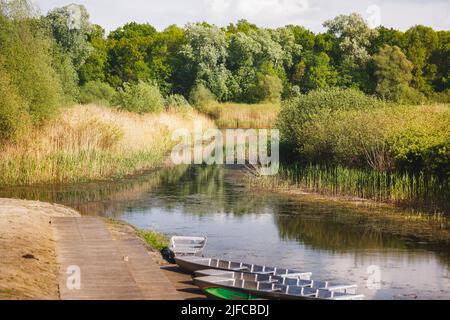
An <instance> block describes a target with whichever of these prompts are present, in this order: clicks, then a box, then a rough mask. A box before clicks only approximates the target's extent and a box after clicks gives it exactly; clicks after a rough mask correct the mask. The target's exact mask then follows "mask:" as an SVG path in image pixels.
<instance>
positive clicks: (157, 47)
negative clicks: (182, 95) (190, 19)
mask: <svg viewBox="0 0 450 320" xmlns="http://www.w3.org/2000/svg"><path fill="white" fill-rule="evenodd" d="M184 44H185V33H184V30H183V29H181V28H178V27H177V26H176V25H171V26H169V27H167V28H166V29H165V30H164V31H162V32H158V33H157V34H156V35H155V36H154V41H153V43H152V45H151V46H150V48H149V50H148V55H147V64H148V66H149V72H150V76H151V78H152V79H153V80H155V81H156V82H157V83H158V85H159V87H160V90H161V92H162V93H164V94H169V93H170V92H172V91H173V87H174V86H175V87H177V86H181V87H184V86H185V84H184V82H185V80H184V79H183V77H179V78H176V76H177V75H176V73H177V70H179V68H181V67H183V62H182V59H181V57H180V56H179V54H178V52H179V51H180V49H181V47H182V46H183V45H184ZM177 82H179V84H178V83H177Z"/></svg>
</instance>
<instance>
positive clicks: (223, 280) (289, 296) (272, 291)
mask: <svg viewBox="0 0 450 320" xmlns="http://www.w3.org/2000/svg"><path fill="white" fill-rule="evenodd" d="M194 284H195V285H197V286H198V287H199V288H200V289H202V290H203V291H204V292H205V293H207V294H209V295H211V296H214V297H216V298H220V299H230V300H253V299H271V300H362V299H363V298H364V296H363V295H360V294H353V293H347V292H340V291H334V290H329V289H326V288H313V287H310V286H308V285H306V284H305V285H286V284H279V283H273V282H265V281H251V280H243V279H237V278H230V277H224V276H202V277H195V278H194Z"/></svg>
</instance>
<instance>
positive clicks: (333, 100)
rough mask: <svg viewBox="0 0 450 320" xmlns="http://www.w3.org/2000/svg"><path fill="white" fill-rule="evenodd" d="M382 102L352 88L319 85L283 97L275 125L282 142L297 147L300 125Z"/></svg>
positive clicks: (301, 126) (298, 144) (300, 133)
mask: <svg viewBox="0 0 450 320" xmlns="http://www.w3.org/2000/svg"><path fill="white" fill-rule="evenodd" d="M382 105H383V103H382V102H381V101H380V100H378V99H376V98H374V97H370V96H367V95H365V94H364V93H362V92H360V91H358V90H355V89H338V88H333V89H326V90H324V89H319V90H315V91H311V92H310V93H308V94H306V95H300V96H298V97H295V98H293V99H291V100H288V101H285V102H284V103H283V105H282V108H281V112H280V115H279V117H278V123H277V125H278V128H279V129H280V131H281V136H282V140H283V142H284V143H287V144H292V145H294V146H295V147H296V148H297V149H298V150H301V149H303V146H304V140H303V138H302V137H303V136H304V132H303V130H304V128H305V127H306V126H307V125H308V124H310V123H311V122H312V121H316V120H317V119H318V118H319V115H320V116H321V117H325V116H326V115H328V116H332V114H333V113H334V112H337V111H344V110H370V109H373V108H376V107H378V106H382Z"/></svg>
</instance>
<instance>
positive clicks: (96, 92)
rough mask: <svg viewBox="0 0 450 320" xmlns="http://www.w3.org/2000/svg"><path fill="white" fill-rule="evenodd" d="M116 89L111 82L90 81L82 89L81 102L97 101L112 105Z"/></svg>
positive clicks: (100, 103) (97, 102)
mask: <svg viewBox="0 0 450 320" xmlns="http://www.w3.org/2000/svg"><path fill="white" fill-rule="evenodd" d="M115 94H116V90H114V88H113V87H111V86H110V85H109V84H107V83H104V82H101V81H98V80H97V81H89V82H87V83H85V84H84V85H83V86H82V87H81V89H80V98H79V100H80V102H81V103H82V104H88V103H95V104H99V105H105V106H110V105H111V104H112V103H113V100H114V97H115Z"/></svg>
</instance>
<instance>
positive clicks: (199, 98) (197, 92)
mask: <svg viewBox="0 0 450 320" xmlns="http://www.w3.org/2000/svg"><path fill="white" fill-rule="evenodd" d="M189 101H190V102H191V104H192V105H194V106H196V107H198V108H204V107H209V106H210V105H213V104H216V103H217V100H216V97H215V96H214V94H213V93H212V92H211V91H209V90H208V88H206V87H205V86H204V85H203V84H198V85H196V86H195V87H194V88H193V89H192V90H191V93H190V95H189Z"/></svg>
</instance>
